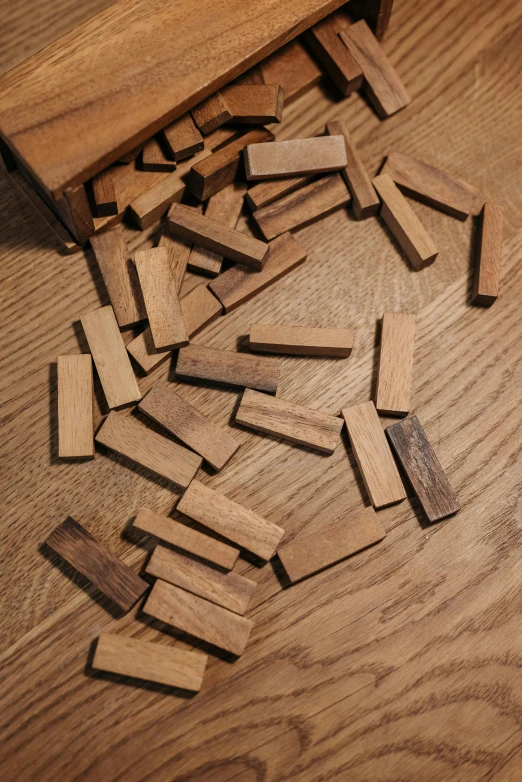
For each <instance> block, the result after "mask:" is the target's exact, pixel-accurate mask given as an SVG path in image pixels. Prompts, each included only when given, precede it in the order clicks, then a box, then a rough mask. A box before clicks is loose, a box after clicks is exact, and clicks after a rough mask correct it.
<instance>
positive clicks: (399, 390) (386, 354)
mask: <svg viewBox="0 0 522 782" xmlns="http://www.w3.org/2000/svg"><path fill="white" fill-rule="evenodd" d="M414 347H415V317H414V315H408V314H407V313H406V312H385V313H384V315H383V318H382V330H381V352H380V357H379V373H378V375H377V393H376V401H375V407H376V408H377V411H378V412H379V413H382V414H383V415H398V416H404V415H408V413H409V411H410V403H411V387H412V379H413V378H412V376H413V350H414Z"/></svg>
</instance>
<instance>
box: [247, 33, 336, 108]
mask: <svg viewBox="0 0 522 782" xmlns="http://www.w3.org/2000/svg"><path fill="white" fill-rule="evenodd" d="M259 70H260V71H261V75H262V80H263V83H264V84H279V85H280V86H281V87H282V88H283V90H284V92H285V106H289V105H290V103H293V101H294V100H297V98H299V97H300V96H301V95H304V93H305V92H308V90H311V89H312V87H315V85H316V84H319V82H320V81H321V77H322V75H323V74H322V71H321V70H320V68H318V66H317V64H316V63H315V60H313V58H312V57H310V55H309V54H308V52H307V51H306V49H305V48H304V46H303V44H302V43H301V42H300V41H299V40H298V39H297V38H294V40H293V41H290V43H287V44H286V45H285V46H282V47H281V48H280V49H278V50H277V51H276V52H274V53H273V54H271V55H270V56H269V57H266V58H265V59H264V60H262V61H261V62H260V63H259Z"/></svg>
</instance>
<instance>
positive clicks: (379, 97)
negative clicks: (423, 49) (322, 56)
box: [339, 19, 411, 119]
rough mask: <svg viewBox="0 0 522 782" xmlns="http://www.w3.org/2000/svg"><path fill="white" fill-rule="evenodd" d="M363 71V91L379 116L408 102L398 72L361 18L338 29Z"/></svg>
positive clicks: (386, 114)
mask: <svg viewBox="0 0 522 782" xmlns="http://www.w3.org/2000/svg"><path fill="white" fill-rule="evenodd" d="M339 35H340V37H341V40H342V41H343V43H344V44H345V45H346V46H347V47H348V51H349V52H351V54H352V55H353V57H354V59H355V60H356V61H357V62H358V63H359V65H360V67H361V68H362V71H363V74H364V85H363V86H364V92H365V94H366V95H367V97H368V100H369V101H370V103H371V104H372V106H373V107H374V109H375V111H376V112H377V114H378V116H379V117H380V118H381V119H386V117H391V115H392V114H395V112H397V111H400V110H401V109H403V108H405V107H406V106H407V105H408V104H409V103H411V98H410V96H409V95H408V93H407V92H406V88H405V87H404V84H403V83H402V81H401V80H400V78H399V74H398V73H397V71H396V70H395V68H394V67H393V65H392V64H391V62H390V61H389V59H388V58H387V57H386V55H385V53H384V50H383V49H382V47H381V45H380V43H379V41H378V40H377V39H376V38H375V36H374V34H373V33H372V31H371V30H370V28H369V27H368V25H367V24H366V22H365V20H364V19H361V20H360V21H359V22H356V23H355V24H352V25H351V26H350V27H347V28H346V29H345V30H342V31H341V32H340V33H339Z"/></svg>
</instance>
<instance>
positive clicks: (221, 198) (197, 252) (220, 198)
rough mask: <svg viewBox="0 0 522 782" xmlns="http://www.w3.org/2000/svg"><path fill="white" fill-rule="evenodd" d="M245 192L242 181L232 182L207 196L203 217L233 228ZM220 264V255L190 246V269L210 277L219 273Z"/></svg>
mask: <svg viewBox="0 0 522 782" xmlns="http://www.w3.org/2000/svg"><path fill="white" fill-rule="evenodd" d="M245 192H246V184H244V182H232V184H231V185H228V187H225V188H223V190H220V191H219V193H216V195H213V196H212V198H209V200H208V204H207V208H206V210H205V217H209V218H210V219H212V220H217V222H218V223H221V224H222V225H225V226H227V227H228V228H233V229H234V228H235V227H236V225H237V221H238V220H239V215H240V214H241V209H242V207H243V201H244V197H245ZM222 264H223V256H222V255H218V254H216V253H214V252H212V250H208V249H206V248H204V247H200V246H199V245H196V246H194V247H193V248H192V251H191V253H190V257H189V260H188V267H189V269H190V271H195V272H196V273H200V274H208V275H210V276H211V277H215V276H216V275H217V274H219V273H220V271H221V266H222Z"/></svg>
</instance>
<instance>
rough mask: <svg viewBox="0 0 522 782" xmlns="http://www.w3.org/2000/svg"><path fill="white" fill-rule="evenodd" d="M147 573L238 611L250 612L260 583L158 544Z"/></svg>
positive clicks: (241, 612) (240, 612) (238, 612)
mask: <svg viewBox="0 0 522 782" xmlns="http://www.w3.org/2000/svg"><path fill="white" fill-rule="evenodd" d="M145 572H146V573H148V574H149V575H151V576H154V578H160V579H161V580H162V581H168V583H169V584H174V586H177V587H179V588H180V589H184V590H185V591H186V592H191V593H192V594H193V595H198V596H199V597H203V598H205V600H210V602H211V603H215V604H216V605H218V606H223V608H228V610H229V611H233V612H234V613H235V614H244V613H245V612H246V610H247V608H248V604H249V602H250V599H251V597H252V595H253V594H254V590H255V588H256V586H257V584H256V582H255V581H251V580H250V579H249V578H245V577H244V576H240V575H239V574H238V573H221V572H220V571H219V570H216V568H212V567H209V566H208V565H203V564H202V563H201V562H197V561H196V560H194V559H190V558H189V557H185V556H183V554H178V553H177V552H176V551H172V550H170V549H168V548H165V547H164V546H156V548H155V549H154V551H153V552H152V556H151V558H150V559H149V561H148V563H147V567H146V568H145Z"/></svg>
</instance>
